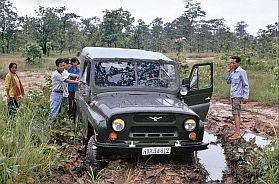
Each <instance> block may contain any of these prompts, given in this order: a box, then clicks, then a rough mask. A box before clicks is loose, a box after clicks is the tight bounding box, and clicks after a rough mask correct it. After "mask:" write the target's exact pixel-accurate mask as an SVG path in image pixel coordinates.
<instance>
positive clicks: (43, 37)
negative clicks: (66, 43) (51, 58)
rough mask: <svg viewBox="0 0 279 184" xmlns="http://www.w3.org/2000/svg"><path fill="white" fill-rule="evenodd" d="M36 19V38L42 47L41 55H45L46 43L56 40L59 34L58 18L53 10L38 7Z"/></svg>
mask: <svg viewBox="0 0 279 184" xmlns="http://www.w3.org/2000/svg"><path fill="white" fill-rule="evenodd" d="M35 12H36V13H37V18H36V38H37V40H38V43H39V45H40V46H41V47H42V50H43V53H44V54H46V53H47V42H51V41H54V40H56V39H57V38H56V34H57V33H59V23H60V22H59V17H58V16H57V15H56V13H55V8H44V7H42V6H40V7H39V10H38V11H35ZM53 44H54V43H53Z"/></svg>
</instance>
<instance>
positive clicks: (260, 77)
mask: <svg viewBox="0 0 279 184" xmlns="http://www.w3.org/2000/svg"><path fill="white" fill-rule="evenodd" d="M213 62H214V93H213V95H214V96H215V97H220V98H229V96H230V85H228V84H227V83H226V80H225V73H226V69H225V66H226V63H227V62H226V61H224V60H219V59H218V58H215V59H214V61H213ZM269 67H270V69H268V68H267V67H262V68H261V70H258V69H255V67H254V65H244V66H242V68H243V69H245V70H246V71H247V75H248V80H249V91H250V95H249V100H252V101H258V102H261V103H263V104H267V105H275V104H278V102H279V99H278V97H279V91H278V85H277V82H278V81H277V78H276V75H277V74H276V72H275V73H274V72H273V69H272V66H269Z"/></svg>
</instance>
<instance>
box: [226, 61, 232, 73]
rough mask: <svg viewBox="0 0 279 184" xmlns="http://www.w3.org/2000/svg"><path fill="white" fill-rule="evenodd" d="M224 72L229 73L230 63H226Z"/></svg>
mask: <svg viewBox="0 0 279 184" xmlns="http://www.w3.org/2000/svg"><path fill="white" fill-rule="evenodd" d="M226 71H227V72H230V71H231V64H230V63H228V64H227V65H226Z"/></svg>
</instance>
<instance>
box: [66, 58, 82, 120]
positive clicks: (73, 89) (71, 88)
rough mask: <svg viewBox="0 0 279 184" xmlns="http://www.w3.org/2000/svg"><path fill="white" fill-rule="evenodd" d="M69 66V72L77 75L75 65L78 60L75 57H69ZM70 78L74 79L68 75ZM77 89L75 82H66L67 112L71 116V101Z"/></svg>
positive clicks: (77, 69) (77, 70) (77, 63)
mask: <svg viewBox="0 0 279 184" xmlns="http://www.w3.org/2000/svg"><path fill="white" fill-rule="evenodd" d="M70 62H71V67H70V68H69V69H68V72H69V73H72V74H76V75H79V68H78V67H77V66H78V65H79V60H78V59H77V58H76V57H73V58H71V60H70ZM70 79H71V80H75V78H72V77H70ZM77 89H78V85H76V84H68V91H69V97H68V102H69V111H68V114H69V115H70V116H73V102H74V98H75V93H76V91H77Z"/></svg>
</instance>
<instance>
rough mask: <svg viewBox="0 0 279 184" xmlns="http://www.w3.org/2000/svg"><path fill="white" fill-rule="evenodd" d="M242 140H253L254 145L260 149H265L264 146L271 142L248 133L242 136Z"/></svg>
mask: <svg viewBox="0 0 279 184" xmlns="http://www.w3.org/2000/svg"><path fill="white" fill-rule="evenodd" d="M243 138H244V139H245V140H246V141H251V139H255V144H257V146H258V147H261V148H263V147H265V146H266V145H268V144H270V142H271V140H268V139H267V138H265V137H262V136H258V135H255V134H253V133H250V132H246V133H245V134H244V135H243Z"/></svg>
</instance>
